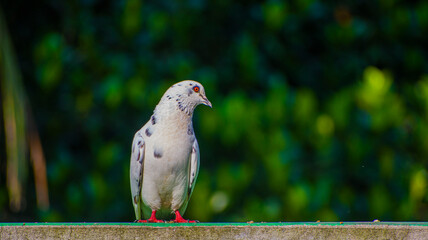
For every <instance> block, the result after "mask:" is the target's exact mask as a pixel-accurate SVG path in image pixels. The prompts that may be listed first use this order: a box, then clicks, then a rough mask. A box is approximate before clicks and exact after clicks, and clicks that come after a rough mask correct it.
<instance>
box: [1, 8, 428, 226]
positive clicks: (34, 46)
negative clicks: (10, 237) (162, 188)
mask: <svg viewBox="0 0 428 240" xmlns="http://www.w3.org/2000/svg"><path fill="white" fill-rule="evenodd" d="M0 6H1V7H2V9H3V12H4V15H5V20H6V24H7V26H8V29H9V32H10V37H11V39H12V42H13V46H14V50H15V53H16V55H17V59H18V63H19V67H20V70H21V73H22V75H23V82H24V87H25V89H26V92H27V94H28V98H29V100H30V104H31V108H32V111H33V113H34V115H35V120H36V123H37V126H38V129H39V133H40V136H41V140H42V144H43V147H44V152H45V155H46V160H47V170H48V172H47V174H48V181H49V196H50V202H51V205H50V208H49V209H48V210H46V211H41V210H38V209H37V207H36V204H35V192H34V183H32V178H31V177H29V178H28V183H27V187H26V208H25V210H24V211H23V212H20V213H15V212H12V211H10V210H9V205H8V200H7V199H8V198H7V196H6V195H7V191H6V186H5V184H4V181H1V182H0V191H1V194H2V197H1V198H0V211H1V212H2V213H1V214H0V220H1V221H23V220H25V221H132V220H134V213H133V208H132V204H131V196H130V190H129V175H128V172H129V157H130V150H131V141H132V137H133V134H134V133H135V132H136V131H137V130H138V129H139V128H140V127H141V126H142V125H143V124H144V123H145V122H146V121H147V120H148V118H149V117H150V115H151V113H152V111H153V109H154V107H155V106H156V104H157V102H158V101H159V99H160V97H161V96H162V94H163V93H164V92H165V91H166V89H167V88H168V87H169V86H170V85H172V84H173V83H175V82H177V81H181V80H184V79H194V80H196V81H199V82H201V83H202V84H203V85H204V86H205V89H206V93H207V96H208V98H209V99H210V100H211V102H212V104H213V109H209V108H207V107H204V106H201V107H198V108H197V109H196V112H195V115H194V127H195V132H196V136H197V137H198V141H199V146H200V151H201V170H200V175H199V178H198V181H197V184H196V188H195V190H194V193H193V196H192V199H191V201H190V204H189V206H188V210H187V212H186V213H185V215H184V216H185V217H186V218H191V219H198V220H200V221H228V222H229V221H250V220H253V221H316V220H321V221H356V220H374V219H379V220H397V221H409V220H411V221H419V220H424V221H428V203H427V202H428V191H427V190H428V188H427V187H428V175H427V174H428V173H427V170H426V169H427V165H428V61H427V60H428V59H427V57H428V51H427V50H428V39H427V38H428V37H427V36H428V2H427V1H398V0H379V1H369V0H366V1H364V0H363V1H342V2H341V3H340V4H337V3H335V1H323V2H321V1H316V0H301V1H286V2H284V1H225V0H219V1H205V0H188V1H170V0H158V1H139V0H120V1H97V0H73V1H71V0H68V1H54V0H44V1H34V2H31V1H22V0H15V1H1V5H0ZM2 166H3V167H4V164H3V165H2ZM2 173H4V169H3V170H2ZM2 179H4V178H2Z"/></svg>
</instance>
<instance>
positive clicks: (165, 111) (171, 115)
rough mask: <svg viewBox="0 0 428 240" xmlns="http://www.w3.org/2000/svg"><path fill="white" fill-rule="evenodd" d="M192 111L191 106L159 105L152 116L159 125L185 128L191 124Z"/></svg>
mask: <svg viewBox="0 0 428 240" xmlns="http://www.w3.org/2000/svg"><path fill="white" fill-rule="evenodd" d="M193 109H194V107H193V106H186V107H185V106H183V105H181V106H180V105H178V104H159V105H158V106H156V109H155V111H154V113H153V114H154V116H155V118H156V119H157V120H158V121H159V123H160V124H166V125H174V124H177V125H186V126H187V125H189V124H192V117H193Z"/></svg>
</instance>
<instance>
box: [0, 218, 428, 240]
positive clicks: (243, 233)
mask: <svg viewBox="0 0 428 240" xmlns="http://www.w3.org/2000/svg"><path fill="white" fill-rule="evenodd" d="M0 239H270V240H272V239H428V223H425V222H423V223H396V222H374V223H372V222H346V223H326V222H325V223H312V222H307V223H197V224H190V223H187V224H169V223H166V224H140V223H0Z"/></svg>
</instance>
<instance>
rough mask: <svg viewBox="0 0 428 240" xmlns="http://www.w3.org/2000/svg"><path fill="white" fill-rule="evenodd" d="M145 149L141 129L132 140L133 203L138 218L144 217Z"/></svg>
mask: <svg viewBox="0 0 428 240" xmlns="http://www.w3.org/2000/svg"><path fill="white" fill-rule="evenodd" d="M144 150H145V142H144V138H143V135H142V134H141V130H140V131H138V132H137V133H136V134H135V136H134V140H133V141H132V153H131V163H130V178H131V179H130V180H131V193H132V204H133V205H134V210H135V217H136V219H137V220H139V219H141V217H142V209H141V207H142V206H141V200H140V198H141V187H142V185H143V169H144Z"/></svg>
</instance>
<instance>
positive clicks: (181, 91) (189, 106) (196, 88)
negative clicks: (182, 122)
mask: <svg viewBox="0 0 428 240" xmlns="http://www.w3.org/2000/svg"><path fill="white" fill-rule="evenodd" d="M162 101H167V102H170V104H172V103H175V104H176V106H177V107H178V109H180V110H181V111H185V112H186V113H187V114H191V113H193V110H194V109H195V107H196V106H198V105H199V104H204V105H206V106H208V107H211V108H212V104H211V102H210V101H209V100H208V98H207V97H206V95H205V89H204V86H202V84H200V83H198V82H196V81H192V80H185V81H181V82H178V83H176V84H174V85H172V86H171V87H170V88H169V89H168V90H167V91H166V92H165V94H164V96H163V97H162Z"/></svg>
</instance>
